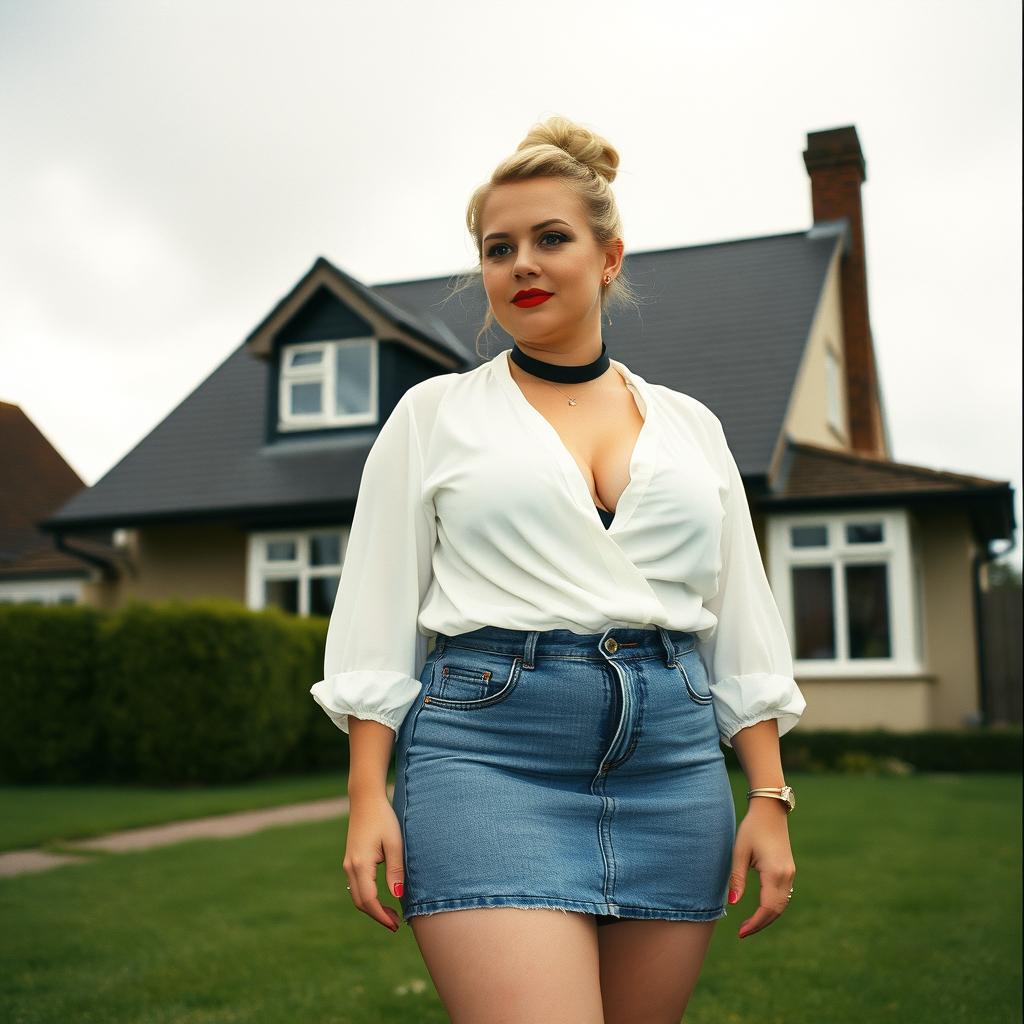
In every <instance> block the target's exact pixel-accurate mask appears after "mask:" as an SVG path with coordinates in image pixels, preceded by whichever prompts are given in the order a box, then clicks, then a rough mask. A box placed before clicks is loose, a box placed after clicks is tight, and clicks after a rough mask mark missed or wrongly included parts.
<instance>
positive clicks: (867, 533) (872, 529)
mask: <svg viewBox="0 0 1024 1024" xmlns="http://www.w3.org/2000/svg"><path fill="white" fill-rule="evenodd" d="M883 540H885V533H884V532H883V530H882V524H881V523H847V524H846V543H847V544H879V543H881V542H882V541H883Z"/></svg>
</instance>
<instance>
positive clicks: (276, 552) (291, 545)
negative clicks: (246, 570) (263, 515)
mask: <svg viewBox="0 0 1024 1024" xmlns="http://www.w3.org/2000/svg"><path fill="white" fill-rule="evenodd" d="M297 557H298V551H297V550H296V546H295V541H293V540H270V541H267V561H268V562H294V561H295V559H296V558H297Z"/></svg>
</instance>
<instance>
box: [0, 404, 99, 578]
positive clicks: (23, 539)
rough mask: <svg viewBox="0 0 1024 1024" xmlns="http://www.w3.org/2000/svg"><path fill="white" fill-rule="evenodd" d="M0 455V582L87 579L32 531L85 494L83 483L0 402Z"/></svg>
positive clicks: (81, 568)
mask: <svg viewBox="0 0 1024 1024" xmlns="http://www.w3.org/2000/svg"><path fill="white" fill-rule="evenodd" d="M0 453H2V455H3V459H2V462H0V577H3V578H24V577H31V576H55V575H59V576H81V575H88V574H89V569H88V566H86V565H85V564H84V563H83V562H82V561H80V560H78V559H75V558H73V557H71V556H70V555H68V554H66V553H64V552H62V551H59V550H58V549H57V547H56V545H55V544H54V538H53V537H52V536H51V535H49V534H47V533H44V532H43V531H42V530H40V529H39V527H38V526H37V523H38V521H39V520H41V519H43V518H44V517H45V516H47V515H49V514H50V513H51V512H53V511H54V510H55V509H58V508H60V507H61V505H63V504H64V503H65V502H66V501H67V500H68V498H70V497H71V496H72V495H73V494H76V493H81V492H83V491H84V490H86V486H85V481H84V480H82V478H81V477H80V476H79V475H78V474H77V473H76V472H75V471H74V470H73V469H72V468H71V466H69V465H68V463H67V462H66V461H65V460H64V458H63V456H61V454H60V453H59V452H58V451H57V450H56V449H55V448H54V447H53V445H52V444H50V442H49V440H48V439H47V438H46V437H45V436H44V435H43V433H42V432H41V431H40V430H39V428H38V427H37V426H36V425H35V424H34V423H33V422H32V420H30V419H29V418H28V416H27V415H25V412H24V411H23V410H22V409H21V407H20V406H17V405H14V404H13V403H11V402H0Z"/></svg>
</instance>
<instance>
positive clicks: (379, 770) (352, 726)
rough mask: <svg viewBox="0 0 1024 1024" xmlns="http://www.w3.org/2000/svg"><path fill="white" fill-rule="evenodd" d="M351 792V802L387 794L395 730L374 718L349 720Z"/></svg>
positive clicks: (349, 778) (349, 790) (353, 717)
mask: <svg viewBox="0 0 1024 1024" xmlns="http://www.w3.org/2000/svg"><path fill="white" fill-rule="evenodd" d="M348 728H349V733H348V745H349V773H348V795H349V799H350V800H351V801H352V802H355V801H357V800H362V799H364V798H367V797H369V798H377V797H386V796H387V778H388V768H389V767H390V765H391V754H392V750H393V748H394V744H395V730H394V729H392V728H390V727H389V726H387V725H382V724H381V723H380V722H375V721H373V719H369V718H367V719H362V718H356V717H355V716H351V717H350V718H349V720H348Z"/></svg>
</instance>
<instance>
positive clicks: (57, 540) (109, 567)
mask: <svg viewBox="0 0 1024 1024" xmlns="http://www.w3.org/2000/svg"><path fill="white" fill-rule="evenodd" d="M53 541H54V544H55V545H56V547H57V550H58V551H63V552H65V553H66V554H69V555H72V556H74V557H75V558H80V559H81V560H82V561H83V562H88V563H89V564H90V565H94V566H96V568H98V569H99V570H100V575H101V576H102V577H103V579H104V580H105V581H110V580H116V579H119V578H120V574H119V573H118V571H117V566H116V565H115V564H114V562H112V561H110V559H107V558H103V557H102V556H100V555H94V554H92V553H91V552H88V551H81V550H79V549H78V548H74V547H72V546H71V545H70V544H69V543H68V542H67V540H65V538H64V534H62V533H55V534H54V537H53Z"/></svg>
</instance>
